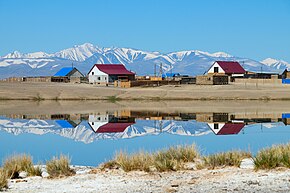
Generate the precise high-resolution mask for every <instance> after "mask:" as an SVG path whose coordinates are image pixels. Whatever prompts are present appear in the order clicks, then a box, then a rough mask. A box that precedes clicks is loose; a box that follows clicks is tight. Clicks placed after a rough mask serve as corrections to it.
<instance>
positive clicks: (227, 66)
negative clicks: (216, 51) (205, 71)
mask: <svg viewBox="0 0 290 193" xmlns="http://www.w3.org/2000/svg"><path fill="white" fill-rule="evenodd" d="M216 62H217V63H218V64H219V65H220V67H221V68H222V69H223V70H224V71H225V73H228V74H244V73H245V72H246V71H245V69H244V68H243V67H242V66H241V65H240V63H238V62H233V61H216Z"/></svg>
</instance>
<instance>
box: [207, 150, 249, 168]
mask: <svg viewBox="0 0 290 193" xmlns="http://www.w3.org/2000/svg"><path fill="white" fill-rule="evenodd" d="M250 157H251V153H249V152H245V151H238V150H235V151H229V152H224V153H217V154H213V155H209V156H204V157H203V161H204V162H203V165H204V167H206V168H210V169H214V168H216V167H224V166H236V167H239V166H240V164H241V161H242V160H243V159H245V158H250Z"/></svg>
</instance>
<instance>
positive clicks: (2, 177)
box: [0, 168, 8, 191]
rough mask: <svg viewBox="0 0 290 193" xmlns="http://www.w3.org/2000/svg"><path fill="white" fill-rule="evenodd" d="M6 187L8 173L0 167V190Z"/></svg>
mask: <svg viewBox="0 0 290 193" xmlns="http://www.w3.org/2000/svg"><path fill="white" fill-rule="evenodd" d="M7 188H8V175H7V173H6V171H4V170H3V169H2V168H0V191H2V190H5V189H7Z"/></svg>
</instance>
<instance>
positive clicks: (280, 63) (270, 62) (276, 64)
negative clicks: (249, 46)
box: [261, 58, 290, 70]
mask: <svg viewBox="0 0 290 193" xmlns="http://www.w3.org/2000/svg"><path fill="white" fill-rule="evenodd" d="M261 63H263V64H265V65H267V66H269V67H272V68H275V69H278V70H285V69H287V68H290V64H289V63H287V62H286V61H284V60H276V59H273V58H266V59H265V60H262V61H261Z"/></svg>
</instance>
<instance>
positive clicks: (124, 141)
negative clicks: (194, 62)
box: [0, 103, 290, 166]
mask: <svg viewBox="0 0 290 193" xmlns="http://www.w3.org/2000/svg"><path fill="white" fill-rule="evenodd" d="M225 104H226V103H225ZM225 104H222V105H220V106H219V107H215V106H214V105H213V106H208V105H206V106H202V107H200V108H190V107H187V106H186V105H185V106H186V108H184V107H183V108H178V106H176V107H175V108H174V109H170V110H168V108H147V110H144V109H138V108H135V107H130V108H128V106H124V105H116V106H117V107H118V108H112V107H111V106H110V105H111V104H108V105H107V106H108V108H106V104H105V105H103V106H102V107H100V105H96V107H95V108H93V110H90V109H86V107H83V108H80V109H79V110H78V109H75V108H74V109H73V110H72V111H70V110H66V109H67V108H68V107H67V106H66V107H64V108H62V110H56V111H55V112H54V111H53V110H51V109H50V110H46V108H48V107H47V106H49V105H47V106H46V107H44V106H41V105H40V106H37V107H33V108H27V106H26V107H25V108H22V107H21V108H20V107H19V106H17V107H15V106H13V107H11V108H8V110H7V108H6V109H5V110H2V111H1V115H0V147H1V150H0V159H2V160H3V159H4V158H5V157H7V156H9V155H12V154H18V153H28V154H30V155H32V157H33V159H34V162H35V163H39V162H41V163H45V161H46V160H49V159H51V158H52V157H53V156H56V155H60V154H65V155H69V156H70V157H71V159H72V164H76V165H90V166H96V165H98V164H100V163H101V162H104V161H106V160H110V159H111V158H112V157H113V156H114V154H115V153H116V152H118V151H127V152H129V153H133V152H138V151H140V150H145V151H150V152H153V151H156V150H159V149H163V148H168V147H170V146H173V145H179V144H182V145H184V144H192V143H195V144H196V145H197V146H198V147H199V149H200V151H201V152H202V153H203V154H212V153H216V152H222V151H228V150H233V149H240V150H246V151H251V152H252V153H253V154H255V153H256V152H257V151H258V150H259V149H261V148H264V147H269V146H271V145H273V144H280V143H288V142H289V140H290V126H289V125H288V124H290V114H289V113H290V109H289V111H288V110H287V107H285V106H284V107H283V104H282V105H281V110H279V108H275V109H273V108H271V107H269V108H266V109H261V106H259V105H257V107H256V108H253V107H251V108H250V107H249V108H237V109H236V108H234V107H233V108H231V107H227V108H221V106H222V107H223V106H224V105H225ZM2 105H3V104H2ZM265 105H269V104H265ZM143 106H144V104H143ZM148 106H150V105H149V104H148ZM152 106H154V105H152ZM241 106H242V105H241ZM270 106H271V105H270ZM272 106H274V107H275V104H274V105H272ZM265 107H267V106H265ZM282 107H283V108H282ZM64 109H65V110H64ZM233 109H234V110H233ZM248 109H251V110H248ZM14 112H15V113H14ZM42 112H43V113H42Z"/></svg>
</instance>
